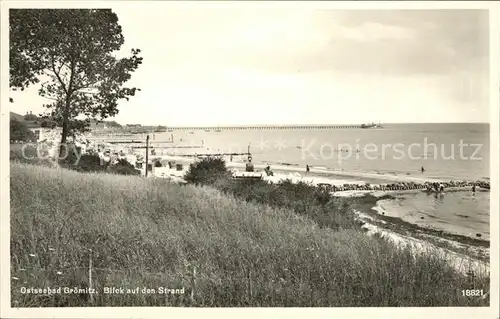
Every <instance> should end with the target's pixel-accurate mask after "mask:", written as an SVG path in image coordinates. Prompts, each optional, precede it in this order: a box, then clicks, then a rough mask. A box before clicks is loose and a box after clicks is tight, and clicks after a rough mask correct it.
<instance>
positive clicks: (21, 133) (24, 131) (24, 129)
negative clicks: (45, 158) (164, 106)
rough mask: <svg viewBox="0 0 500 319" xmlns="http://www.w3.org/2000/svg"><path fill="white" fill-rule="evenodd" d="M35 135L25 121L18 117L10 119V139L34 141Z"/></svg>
mask: <svg viewBox="0 0 500 319" xmlns="http://www.w3.org/2000/svg"><path fill="white" fill-rule="evenodd" d="M34 139H35V135H34V134H33V132H31V131H30V130H29V129H28V126H27V125H26V123H24V122H20V121H18V120H16V119H11V120H10V140H11V141H33V140H34Z"/></svg>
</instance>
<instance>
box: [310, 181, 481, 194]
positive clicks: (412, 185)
mask: <svg viewBox="0 0 500 319" xmlns="http://www.w3.org/2000/svg"><path fill="white" fill-rule="evenodd" d="M440 185H442V186H443V187H444V188H445V189H446V188H454V189H455V188H469V187H473V186H476V187H477V188H483V189H488V190H489V189H490V183H489V182H486V181H447V182H444V181H443V182H440V183H436V182H424V183H416V182H401V183H388V184H377V185H371V184H343V185H331V184H326V183H320V184H318V186H320V187H324V188H327V189H328V190H329V191H331V192H342V191H403V190H419V189H422V190H425V189H427V190H429V191H435V189H438V187H439V186H440Z"/></svg>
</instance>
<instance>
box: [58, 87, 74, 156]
mask: <svg viewBox="0 0 500 319" xmlns="http://www.w3.org/2000/svg"><path fill="white" fill-rule="evenodd" d="M70 103H71V99H70V97H69V96H68V97H66V105H65V106H64V112H63V123H62V134H61V145H59V158H61V157H62V156H65V155H66V152H67V147H66V140H67V138H68V132H69V107H70Z"/></svg>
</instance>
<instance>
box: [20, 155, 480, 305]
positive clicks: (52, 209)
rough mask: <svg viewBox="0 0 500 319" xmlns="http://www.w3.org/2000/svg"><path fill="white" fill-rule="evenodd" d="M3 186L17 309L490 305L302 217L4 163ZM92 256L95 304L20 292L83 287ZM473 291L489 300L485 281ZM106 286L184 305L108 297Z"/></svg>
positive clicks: (152, 182) (177, 189)
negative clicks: (177, 291)
mask: <svg viewBox="0 0 500 319" xmlns="http://www.w3.org/2000/svg"><path fill="white" fill-rule="evenodd" d="M10 184H11V275H12V280H11V287H12V288H11V292H12V306H15V307H38V306H92V305H94V306H276V307H279V306H459V305H461V306H479V305H488V304H489V300H488V299H484V300H482V299H478V298H471V297H462V295H461V293H460V290H462V289H469V288H472V286H471V283H468V282H467V279H466V278H465V277H463V276H462V275H460V274H459V273H457V272H455V271H454V269H453V268H451V267H449V266H448V264H447V263H446V261H445V259H444V258H442V257H440V256H438V255H432V254H431V255H414V254H412V253H411V252H410V250H399V249H397V248H396V247H395V246H393V245H392V244H390V243H388V242H386V241H384V240H382V239H376V238H371V237H368V236H366V235H364V234H363V233H361V232H359V231H357V230H354V229H350V230H341V229H340V230H337V231H334V230H332V229H331V228H328V227H319V226H318V224H317V223H316V222H314V221H313V220H312V219H310V218H309V217H307V216H306V215H298V214H296V213H295V212H293V211H292V210H289V209H284V208H277V207H271V206H269V205H263V204H259V203H248V202H245V201H243V200H241V199H236V198H234V197H232V196H230V195H227V194H224V193H222V192H220V191H218V190H216V189H214V188H209V187H195V186H191V185H187V186H179V185H176V184H172V183H169V182H168V181H166V180H163V179H145V178H141V177H136V176H120V175H109V174H96V173H86V174H83V173H78V172H74V171H67V170H53V169H50V168H46V167H41V166H31V165H26V164H21V163H11V182H10ZM331 214H335V212H331ZM90 250H91V251H92V269H91V274H92V285H93V287H95V288H96V289H97V291H98V292H99V294H97V295H93V299H90V297H89V295H88V294H55V295H33V294H22V293H21V292H20V291H21V287H35V288H36V287H40V288H41V287H52V288H54V287H75V286H76V287H88V285H89V261H90V260H89V259H90ZM194 268H195V269H196V275H195V280H193V269H194ZM473 284H474V286H475V287H476V288H477V289H485V291H486V290H488V288H489V277H478V278H476V281H475V282H474V283H473ZM103 287H124V288H131V289H134V288H136V287H139V288H140V289H142V288H143V287H146V288H153V289H157V288H158V287H167V288H184V291H185V294H183V295H182V294H181V295H160V294H142V293H138V294H114V295H106V294H104V293H103ZM191 292H193V298H191Z"/></svg>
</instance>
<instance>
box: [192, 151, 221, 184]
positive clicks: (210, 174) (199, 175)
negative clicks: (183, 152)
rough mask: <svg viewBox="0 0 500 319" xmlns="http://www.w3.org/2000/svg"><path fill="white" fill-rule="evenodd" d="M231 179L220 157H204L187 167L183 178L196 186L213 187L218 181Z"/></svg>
mask: <svg viewBox="0 0 500 319" xmlns="http://www.w3.org/2000/svg"><path fill="white" fill-rule="evenodd" d="M229 178H231V172H230V171H229V170H228V169H227V167H226V162H225V161H224V160H223V159H222V158H220V157H205V158H203V159H201V160H199V161H197V162H195V163H191V164H190V165H189V169H188V171H187V173H186V175H185V176H184V179H185V180H186V182H188V183H192V184H196V185H214V184H215V183H216V182H217V181H218V180H220V179H229Z"/></svg>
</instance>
